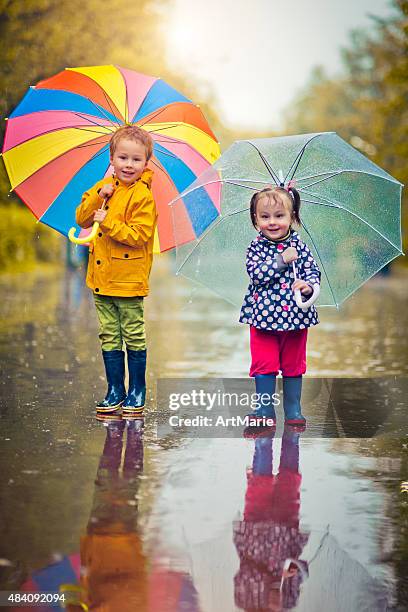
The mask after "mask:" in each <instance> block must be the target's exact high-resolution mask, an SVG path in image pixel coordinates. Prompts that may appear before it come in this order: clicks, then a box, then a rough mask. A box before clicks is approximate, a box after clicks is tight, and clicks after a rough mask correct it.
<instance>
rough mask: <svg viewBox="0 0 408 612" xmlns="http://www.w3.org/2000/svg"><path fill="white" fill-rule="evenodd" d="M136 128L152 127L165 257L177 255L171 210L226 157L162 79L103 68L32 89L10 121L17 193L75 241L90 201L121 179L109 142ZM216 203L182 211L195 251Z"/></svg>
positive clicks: (7, 143) (71, 71) (195, 202)
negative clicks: (97, 187)
mask: <svg viewBox="0 0 408 612" xmlns="http://www.w3.org/2000/svg"><path fill="white" fill-rule="evenodd" d="M126 124H134V125H138V126H139V127H142V128H143V129H145V130H147V131H148V132H150V133H151V135H152V137H153V140H154V151H153V157H152V159H151V160H150V162H149V165H150V167H151V168H152V170H154V178H153V184H152V189H153V194H154V197H155V200H156V205H157V209H158V213H159V216H158V230H157V236H156V241H155V250H156V251H165V250H168V249H171V248H172V247H174V246H175V240H174V237H173V222H172V214H173V213H174V211H173V213H172V210H171V207H169V206H168V203H169V202H170V201H172V200H174V199H175V198H177V197H178V196H179V194H180V193H181V192H182V191H183V190H185V189H186V188H187V187H188V186H189V185H190V184H191V183H192V182H193V181H194V180H195V179H196V177H197V176H198V175H199V174H201V173H202V172H203V171H204V170H206V169H207V168H208V167H209V166H211V164H212V163H213V162H214V161H215V160H216V159H217V158H218V157H219V155H220V149H219V145H218V142H217V140H216V138H215V136H214V134H213V132H212V131H211V129H210V127H209V125H208V123H207V121H206V119H205V118H204V116H203V114H202V112H201V110H200V109H199V107H198V106H196V105H195V104H193V103H192V102H191V100H189V99H188V98H186V97H185V96H183V95H182V94H181V93H179V92H178V91H176V90H175V89H173V87H171V86H170V85H168V84H167V83H165V82H164V81H162V80H161V79H158V78H155V77H151V76H146V75H144V74H140V73H138V72H134V71H133V70H127V69H125V68H120V67H119V66H93V67H87V68H67V69H65V70H63V71H62V72H59V73H58V74H56V75H55V76H53V77H51V78H49V79H46V80H44V81H40V82H39V83H38V84H37V85H36V86H35V87H30V88H29V90H28V91H27V93H26V95H25V96H24V98H23V99H22V100H21V102H20V104H19V105H18V106H17V108H16V109H15V110H14V112H13V113H12V114H11V115H10V117H9V118H8V121H7V129H6V134H5V139H4V145H3V159H4V163H5V166H6V169H7V172H8V175H9V178H10V182H11V187H12V189H13V190H14V191H15V193H16V194H17V195H18V196H19V197H20V198H21V199H22V200H23V202H24V203H25V204H26V205H27V206H28V207H29V208H30V209H31V211H32V212H33V213H34V215H35V216H36V217H37V219H38V220H39V221H41V222H42V223H45V224H46V225H49V226H50V227H52V228H54V229H56V230H57V231H59V232H61V233H62V234H64V235H65V236H66V235H68V231H69V229H70V228H71V227H72V226H74V225H75V209H76V207H77V206H78V204H79V202H80V201H81V196H82V194H83V192H84V191H86V190H87V189H89V188H90V187H91V186H92V185H94V184H95V183H96V181H98V180H99V179H101V178H103V177H104V176H106V175H109V173H110V172H111V168H110V164H109V140H110V138H111V136H112V134H113V133H114V132H115V130H117V129H118V128H119V127H121V126H123V125H126ZM207 196H208V197H206V196H205V197H204V198H199V199H196V198H194V197H191V196H186V197H185V198H184V199H183V201H182V205H181V206H180V205H178V207H177V215H178V216H179V219H178V226H181V227H182V228H183V240H184V241H185V242H188V241H190V240H193V239H195V238H197V237H199V236H200V235H201V233H202V232H203V231H204V229H205V228H206V227H207V226H208V225H209V223H211V221H212V220H213V219H215V218H216V217H217V216H218V212H219V199H218V192H217V191H216V190H213V191H212V192H211V191H210V190H209V191H208V192H207ZM86 231H89V230H86ZM81 234H82V235H83V234H84V230H82V232H81ZM179 241H180V239H178V242H179Z"/></svg>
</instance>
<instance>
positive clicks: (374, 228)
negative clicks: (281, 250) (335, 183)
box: [303, 193, 403, 254]
mask: <svg viewBox="0 0 408 612" xmlns="http://www.w3.org/2000/svg"><path fill="white" fill-rule="evenodd" d="M306 195H310V196H312V197H316V196H315V195H314V194H313V193H310V194H306ZM322 200H326V202H327V204H326V203H325V202H316V200H306V199H305V198H303V201H304V202H308V203H309V204H316V205H317V206H325V207H326V208H339V209H340V210H344V211H345V212H347V213H349V214H350V215H352V216H353V217H356V218H357V219H358V220H359V221H361V222H362V223H364V224H365V225H367V226H368V227H369V228H370V229H372V230H373V231H374V232H376V233H377V234H378V235H379V236H381V238H384V240H386V241H387V242H388V243H389V244H390V245H391V246H392V247H394V249H397V251H398V252H399V253H401V254H403V252H402V251H401V249H400V248H399V247H397V246H396V245H395V244H394V243H393V242H391V240H390V239H389V238H387V236H384V234H383V233H382V232H380V230H378V229H377V228H376V227H374V226H373V225H371V223H369V222H368V221H366V220H365V219H363V218H362V217H360V215H358V214H357V213H355V212H353V211H352V210H349V209H348V208H346V207H345V206H342V205H341V204H336V203H335V202H331V201H330V200H327V199H326V198H323V197H322Z"/></svg>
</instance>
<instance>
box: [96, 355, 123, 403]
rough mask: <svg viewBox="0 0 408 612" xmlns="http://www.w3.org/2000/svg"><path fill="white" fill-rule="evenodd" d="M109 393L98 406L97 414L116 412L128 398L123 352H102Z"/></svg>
mask: <svg viewBox="0 0 408 612" xmlns="http://www.w3.org/2000/svg"><path fill="white" fill-rule="evenodd" d="M102 356H103V362H104V364H105V371H106V380H107V381H108V391H107V393H106V397H105V399H104V400H102V401H101V402H99V403H98V404H97V405H96V410H97V412H100V413H101V412H114V411H115V410H116V409H117V408H119V406H120V405H121V404H122V402H123V400H124V399H125V397H126V390H125V354H124V352H123V351H118V350H115V351H102Z"/></svg>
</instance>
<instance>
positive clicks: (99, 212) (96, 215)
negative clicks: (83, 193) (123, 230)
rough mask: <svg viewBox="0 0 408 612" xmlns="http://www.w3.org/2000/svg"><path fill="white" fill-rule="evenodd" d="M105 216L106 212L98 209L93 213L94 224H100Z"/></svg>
mask: <svg viewBox="0 0 408 612" xmlns="http://www.w3.org/2000/svg"><path fill="white" fill-rule="evenodd" d="M107 214H108V211H107V210H103V209H102V208H98V210H95V212H94V222H95V221H97V222H98V223H102V221H104V219H105V217H106V215H107Z"/></svg>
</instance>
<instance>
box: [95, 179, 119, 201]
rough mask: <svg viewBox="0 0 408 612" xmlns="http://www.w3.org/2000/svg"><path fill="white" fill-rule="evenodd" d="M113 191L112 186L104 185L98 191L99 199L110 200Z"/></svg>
mask: <svg viewBox="0 0 408 612" xmlns="http://www.w3.org/2000/svg"><path fill="white" fill-rule="evenodd" d="M114 191H115V188H114V186H113V185H111V184H109V183H108V184H107V185H104V186H103V187H102V188H101V190H100V191H99V197H100V198H102V200H104V199H105V198H110V197H111V195H112V194H113V192H114Z"/></svg>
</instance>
